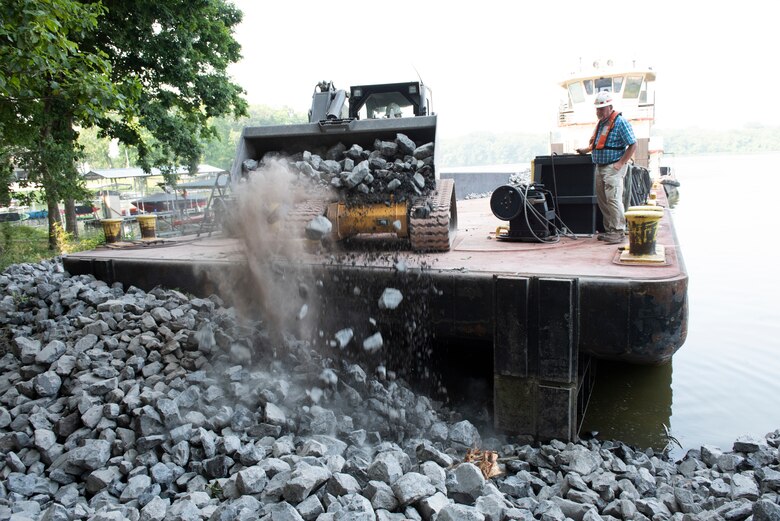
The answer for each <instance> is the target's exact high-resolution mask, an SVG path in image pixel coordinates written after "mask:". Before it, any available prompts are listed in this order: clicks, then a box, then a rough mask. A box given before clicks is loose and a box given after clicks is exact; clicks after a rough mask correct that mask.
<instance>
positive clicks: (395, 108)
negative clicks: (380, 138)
mask: <svg viewBox="0 0 780 521" xmlns="http://www.w3.org/2000/svg"><path fill="white" fill-rule="evenodd" d="M401 116H403V113H402V112H401V106H400V105H398V103H391V104H389V105H388V106H387V110H385V117H386V118H400V117H401Z"/></svg>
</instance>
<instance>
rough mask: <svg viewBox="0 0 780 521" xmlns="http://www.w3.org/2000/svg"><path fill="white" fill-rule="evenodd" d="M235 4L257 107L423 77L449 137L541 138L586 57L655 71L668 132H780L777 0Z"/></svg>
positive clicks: (241, 71)
mask: <svg viewBox="0 0 780 521" xmlns="http://www.w3.org/2000/svg"><path fill="white" fill-rule="evenodd" d="M234 3H235V4H236V5H237V6H238V7H239V8H240V9H241V10H242V11H243V12H244V21H243V22H242V24H241V26H240V27H239V28H238V30H237V32H236V38H237V39H238V41H239V42H240V43H241V45H242V48H243V52H242V53H243V56H244V58H243V60H242V61H241V62H240V63H239V64H236V65H235V66H233V67H232V68H231V69H230V70H231V73H232V74H233V78H234V79H235V80H236V81H237V82H238V83H239V84H240V85H241V86H242V87H244V89H245V90H246V91H247V99H248V100H249V102H250V103H252V104H265V105H271V106H285V105H286V106H289V107H291V108H293V109H295V110H297V111H300V112H303V113H305V112H306V111H307V110H308V108H309V106H310V103H311V95H312V93H313V91H314V86H315V85H316V84H317V83H318V82H319V81H323V80H329V81H330V80H332V81H333V82H334V83H335V85H336V86H337V87H338V88H345V89H346V88H348V87H349V86H350V85H358V84H367V83H380V82H402V81H414V80H416V79H417V78H418V76H417V75H418V73H419V75H420V77H421V78H422V80H423V82H424V83H425V84H427V85H428V86H429V87H430V88H431V89H432V91H433V108H434V111H435V112H436V113H437V114H438V115H439V128H438V131H439V135H440V136H442V135H444V136H453V135H461V134H466V133H468V132H470V131H499V132H506V131H526V132H545V131H548V130H549V129H550V128H551V127H552V126H553V125H554V124H555V115H556V109H557V107H558V101H559V99H560V97H561V96H560V91H559V87H558V86H557V83H558V81H560V80H561V79H564V78H565V77H566V75H567V74H568V73H569V72H571V71H573V70H574V69H575V68H576V66H577V64H578V62H579V60H580V59H582V60H583V61H584V62H587V63H589V62H592V61H593V60H594V59H598V58H600V59H607V58H611V59H614V60H632V59H635V60H637V61H638V62H643V63H646V64H648V65H650V66H652V67H653V69H655V70H656V72H657V74H658V81H657V84H656V86H657V95H656V105H657V106H656V114H657V119H656V126H657V127H658V128H682V127H691V126H700V127H704V128H713V127H715V128H738V127H741V126H743V125H745V124H749V123H758V124H764V125H778V124H780V104H778V101H777V99H776V95H775V92H774V91H775V89H776V88H777V86H778V84H780V73H779V72H778V71H780V67H778V65H777V62H778V59H777V53H778V50H780V44H778V43H777V42H778V33H780V27H778V23H777V19H778V14H780V7H778V6H777V4H774V3H773V2H761V3H760V4H759V2H758V1H757V0H749V1H741V2H737V3H723V2H704V1H702V2H693V1H686V0H677V1H667V0H660V1H659V0H648V1H646V2H637V1H630V0H629V1H626V2H598V1H594V2H571V1H565V2H555V1H549V0H548V1H531V2H519V1H515V2H512V1H508V0H500V1H494V0H480V1H477V2H443V1H441V0H438V1H435V2H434V1H429V0H416V1H409V0H393V1H392V2H389V1H388V2H372V1H354V2H326V1H322V0H320V1H309V0H278V1H275V2H269V1H260V0H234ZM714 6H717V7H714Z"/></svg>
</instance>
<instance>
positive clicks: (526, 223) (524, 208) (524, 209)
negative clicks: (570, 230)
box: [523, 184, 560, 243]
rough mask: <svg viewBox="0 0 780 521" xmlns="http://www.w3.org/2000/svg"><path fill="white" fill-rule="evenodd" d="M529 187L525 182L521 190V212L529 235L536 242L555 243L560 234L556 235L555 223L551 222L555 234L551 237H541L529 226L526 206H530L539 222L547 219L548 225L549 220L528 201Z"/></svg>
mask: <svg viewBox="0 0 780 521" xmlns="http://www.w3.org/2000/svg"><path fill="white" fill-rule="evenodd" d="M530 187H531V186H530V185H528V184H526V185H525V190H524V191H523V203H524V204H523V214H524V216H525V225H526V226H527V227H528V230H529V231H530V232H531V235H533V236H534V238H535V239H536V240H537V241H538V242H544V243H555V242H558V241H560V236H559V235H558V228H556V226H555V224H553V228H555V236H554V237H552V238H551V239H546V238H541V237H539V236H538V235H536V232H534V229H533V226H531V222H530V221H529V220H528V208H531V211H532V212H533V214H535V215H536V217H537V219H538V220H539V222H540V223H542V222H544V221H547V223H548V226H549V222H550V221H548V220H547V217H546V216H543V215H542V214H540V213H539V211H538V210H537V209H536V208H534V207H533V205H532V204H530V203H529V202H528V190H529V188H530ZM542 195H544V194H542Z"/></svg>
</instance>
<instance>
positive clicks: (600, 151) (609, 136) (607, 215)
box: [577, 91, 636, 244]
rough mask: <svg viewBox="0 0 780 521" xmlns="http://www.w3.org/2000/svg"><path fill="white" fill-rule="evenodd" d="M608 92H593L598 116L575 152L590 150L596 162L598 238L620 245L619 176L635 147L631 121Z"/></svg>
mask: <svg viewBox="0 0 780 521" xmlns="http://www.w3.org/2000/svg"><path fill="white" fill-rule="evenodd" d="M612 103H613V101H612V93H611V92H609V91H601V92H599V93H598V94H597V95H596V100H595V103H594V105H595V107H596V116H597V117H598V119H599V122H598V124H597V125H596V130H595V131H594V132H593V137H591V138H590V144H589V145H588V147H587V148H578V149H577V153H578V154H587V153H588V152H592V153H593V163H595V165H596V199H597V202H598V205H599V209H600V210H601V213H602V215H603V216H604V233H599V234H598V240H600V241H604V242H606V243H607V244H620V243H622V242H623V241H624V240H625V231H626V218H625V215H624V208H623V179H624V178H625V176H626V172H627V171H628V162H629V161H630V160H631V158H632V157H633V155H634V151H635V150H636V137H634V130H633V129H632V128H631V124H630V123H629V122H628V121H627V120H626V118H624V117H623V116H622V115H621V114H620V112H617V111H615V110H614V108H613V106H612Z"/></svg>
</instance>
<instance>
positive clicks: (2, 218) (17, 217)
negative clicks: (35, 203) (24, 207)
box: [0, 212, 30, 223]
mask: <svg viewBox="0 0 780 521" xmlns="http://www.w3.org/2000/svg"><path fill="white" fill-rule="evenodd" d="M29 218H30V216H29V215H27V214H26V213H24V212H0V223H11V222H19V221H26V220H27V219H29Z"/></svg>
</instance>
